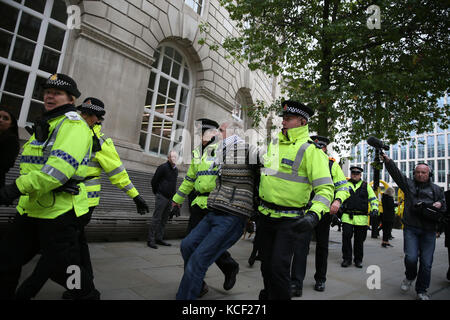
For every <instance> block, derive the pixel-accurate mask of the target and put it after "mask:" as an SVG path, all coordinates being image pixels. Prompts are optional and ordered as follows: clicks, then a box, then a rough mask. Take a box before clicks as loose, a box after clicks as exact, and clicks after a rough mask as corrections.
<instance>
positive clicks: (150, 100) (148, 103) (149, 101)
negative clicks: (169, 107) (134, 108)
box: [145, 90, 153, 108]
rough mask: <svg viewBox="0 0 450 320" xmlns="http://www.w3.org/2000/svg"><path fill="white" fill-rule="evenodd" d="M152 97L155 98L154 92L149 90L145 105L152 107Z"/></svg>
mask: <svg viewBox="0 0 450 320" xmlns="http://www.w3.org/2000/svg"><path fill="white" fill-rule="evenodd" d="M152 98H153V92H152V91H150V90H147V96H146V97H145V106H146V107H147V108H150V107H151V104H152Z"/></svg>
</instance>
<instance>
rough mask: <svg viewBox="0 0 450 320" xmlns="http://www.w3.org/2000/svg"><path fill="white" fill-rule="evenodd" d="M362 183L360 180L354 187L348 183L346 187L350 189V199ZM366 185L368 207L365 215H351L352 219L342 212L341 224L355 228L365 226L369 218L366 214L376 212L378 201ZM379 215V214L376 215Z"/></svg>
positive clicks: (349, 215)
mask: <svg viewBox="0 0 450 320" xmlns="http://www.w3.org/2000/svg"><path fill="white" fill-rule="evenodd" d="M362 183H363V181H362V180H360V181H358V183H357V184H356V185H354V184H353V183H351V182H349V183H348V185H349V186H350V188H351V191H350V194H351V197H352V196H354V195H352V194H354V193H355V192H356V191H357V190H358V189H359V188H360V187H361V185H362ZM366 185H367V194H368V206H367V209H365V211H366V212H365V213H364V214H353V219H350V218H351V214H349V213H348V212H346V211H345V210H344V213H343V214H342V219H341V220H342V222H343V223H348V224H352V225H355V226H366V225H368V223H369V216H368V213H369V211H371V210H378V199H377V197H376V195H375V192H374V191H373V189H372V187H371V186H370V185H369V184H368V183H366ZM350 200H351V198H348V199H347V201H350ZM378 214H379V213H378Z"/></svg>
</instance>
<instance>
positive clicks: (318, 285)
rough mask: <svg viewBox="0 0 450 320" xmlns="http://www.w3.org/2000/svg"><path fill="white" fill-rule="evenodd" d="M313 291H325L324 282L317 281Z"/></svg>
mask: <svg viewBox="0 0 450 320" xmlns="http://www.w3.org/2000/svg"><path fill="white" fill-rule="evenodd" d="M314 290H316V291H320V292H322V291H325V282H324V281H317V282H316V284H315V285H314Z"/></svg>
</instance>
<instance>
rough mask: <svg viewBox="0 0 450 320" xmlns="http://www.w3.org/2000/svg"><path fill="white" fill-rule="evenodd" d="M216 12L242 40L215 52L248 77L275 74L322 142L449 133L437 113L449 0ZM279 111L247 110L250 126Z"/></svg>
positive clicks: (261, 5) (334, 2)
mask: <svg viewBox="0 0 450 320" xmlns="http://www.w3.org/2000/svg"><path fill="white" fill-rule="evenodd" d="M220 3H221V5H223V6H224V7H225V8H226V9H227V11H228V12H229V14H230V17H231V19H232V20H234V21H235V23H236V24H237V27H238V29H239V30H240V33H239V35H238V36H231V35H230V36H229V37H227V38H225V40H224V41H223V43H221V44H217V43H215V44H212V45H213V46H217V45H222V46H223V47H224V48H225V49H226V50H227V51H228V53H229V54H230V57H233V58H234V59H237V60H238V61H241V62H242V61H247V62H248V66H249V68H250V69H252V70H255V69H260V70H262V71H264V72H266V73H268V74H272V75H280V76H281V77H280V78H281V79H282V83H281V84H282V85H283V87H284V91H283V92H284V95H285V96H286V97H289V98H294V99H298V100H300V101H302V102H305V103H307V104H308V105H310V106H311V107H312V108H314V109H315V110H316V111H317V112H316V116H315V117H314V118H313V119H312V121H311V125H310V126H311V127H312V129H313V130H316V131H317V132H318V133H319V134H320V135H325V136H331V137H334V136H335V135H336V134H337V133H341V134H343V133H346V135H345V134H344V140H343V141H341V142H346V143H352V144H356V143H358V142H359V141H361V140H363V139H367V137H368V136H370V135H376V136H377V137H378V138H384V139H387V140H388V141H389V142H391V143H395V142H396V141H398V140H399V139H403V138H406V137H408V136H409V133H410V132H411V131H413V130H414V131H415V132H417V133H422V132H426V131H428V130H430V129H431V128H432V125H433V123H434V122H435V121H437V120H439V121H440V123H441V126H442V127H448V124H449V120H448V119H449V117H450V113H449V110H448V107H444V108H442V107H441V108H439V107H438V105H437V99H438V98H439V97H442V95H443V93H444V92H445V91H446V90H447V89H448V87H449V71H450V70H449V61H450V55H449V43H450V41H449V27H450V23H449V21H450V19H449V13H450V10H449V2H448V1H435V0H409V1H394V0H380V1H375V2H373V1H341V0H323V1H318V0H308V1H299V0H276V1H275V0H220ZM372 4H376V5H377V6H378V7H379V8H380V16H381V28H380V29H376V28H374V29H370V28H369V27H368V19H369V17H370V16H371V14H369V13H368V12H367V8H368V7H369V6H370V5H372ZM209 27H211V26H209ZM202 41H203V42H205V39H203V40H202ZM206 42H207V41H206ZM278 103H279V101H277V104H275V105H265V104H264V103H261V102H260V103H257V104H256V106H255V107H253V108H250V109H249V110H250V116H251V117H253V118H254V119H255V124H257V123H258V121H259V120H260V119H261V117H263V116H265V115H267V114H268V112H269V111H270V110H275V109H276V108H277V107H278Z"/></svg>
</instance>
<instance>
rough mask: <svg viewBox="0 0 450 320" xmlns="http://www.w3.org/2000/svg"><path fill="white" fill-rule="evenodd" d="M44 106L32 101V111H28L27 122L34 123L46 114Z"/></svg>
mask: <svg viewBox="0 0 450 320" xmlns="http://www.w3.org/2000/svg"><path fill="white" fill-rule="evenodd" d="M44 111H45V109H44V104H42V103H38V102H34V101H31V103H30V110H28V116H27V121H28V122H34V121H36V119H37V118H39V117H40V116H41V115H42V113H44Z"/></svg>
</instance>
